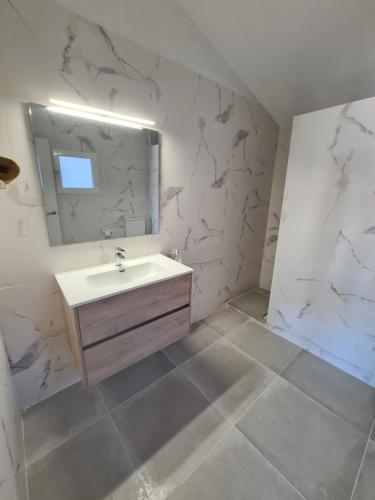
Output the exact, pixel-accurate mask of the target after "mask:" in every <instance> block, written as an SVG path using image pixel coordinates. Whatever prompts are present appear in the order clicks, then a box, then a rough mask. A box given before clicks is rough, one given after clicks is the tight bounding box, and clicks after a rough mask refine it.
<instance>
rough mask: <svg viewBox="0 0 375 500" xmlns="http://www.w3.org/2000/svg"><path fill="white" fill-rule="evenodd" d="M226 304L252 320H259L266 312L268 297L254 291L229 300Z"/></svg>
mask: <svg viewBox="0 0 375 500" xmlns="http://www.w3.org/2000/svg"><path fill="white" fill-rule="evenodd" d="M228 304H229V305H230V306H232V307H234V308H235V309H238V310H239V311H241V312H243V313H245V314H247V315H248V316H251V317H252V318H256V319H259V320H261V319H263V317H264V316H265V315H266V314H267V312H268V304H269V296H268V295H266V294H263V293H259V291H256V290H249V291H248V292H246V293H244V294H243V295H240V296H239V297H236V298H234V299H232V300H230V301H229V302H228Z"/></svg>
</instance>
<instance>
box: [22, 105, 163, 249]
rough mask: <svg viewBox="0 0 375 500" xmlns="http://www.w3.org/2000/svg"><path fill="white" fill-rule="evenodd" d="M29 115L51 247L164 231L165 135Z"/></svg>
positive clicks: (33, 109) (33, 111)
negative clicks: (162, 139) (161, 158)
mask: <svg viewBox="0 0 375 500" xmlns="http://www.w3.org/2000/svg"><path fill="white" fill-rule="evenodd" d="M29 113H30V117H31V128H32V133H33V136H34V141H35V149H36V154H37V160H38V169H39V178H40V182H41V186H42V191H43V198H44V208H45V215H46V222H47V228H48V234H49V239H50V243H51V245H66V244H69V243H79V242H84V241H98V240H103V239H111V238H122V237H126V236H138V235H144V234H155V233H158V232H159V141H160V136H159V133H158V132H156V131H154V130H150V129H146V128H143V129H141V130H137V129H133V128H128V127H124V126H120V125H113V124H107V123H101V122H95V121H92V120H88V119H85V118H80V117H74V116H70V115H66V114H59V113H55V112H53V111H51V110H49V109H47V107H46V106H41V105H39V104H34V103H30V104H29Z"/></svg>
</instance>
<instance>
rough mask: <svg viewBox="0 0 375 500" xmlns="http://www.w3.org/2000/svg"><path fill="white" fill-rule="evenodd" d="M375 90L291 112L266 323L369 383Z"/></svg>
mask: <svg viewBox="0 0 375 500" xmlns="http://www.w3.org/2000/svg"><path fill="white" fill-rule="evenodd" d="M374 112H375V99H374V98H373V99H365V100H363V101H358V102H354V103H350V104H346V105H343V106H338V107H334V108H330V109H326V110H323V111H318V112H315V113H309V114H307V115H302V116H299V117H296V118H295V119H294V124H293V132H292V140H291V147H290V153H289V161H288V170H287V178H286V185H285V195H284V202H283V209H282V215H281V226H280V235H279V242H278V246H277V252H276V263H275V271H274V277H273V283H272V290H271V300H270V310H269V314H268V324H269V326H270V327H271V328H272V329H273V330H274V331H275V332H277V333H279V334H280V335H282V336H284V337H286V338H288V339H290V340H292V341H293V342H295V343H297V344H298V345H300V346H301V347H304V348H305V349H308V350H310V351H311V352H313V353H314V354H316V355H318V356H320V357H321V358H323V359H326V360H327V361H328V362H330V363H332V364H333V365H335V366H337V367H339V368H341V369H342V370H344V371H346V372H348V373H350V374H352V375H354V376H356V377H358V378H359V379H361V380H363V381H365V382H367V383H368V384H370V385H372V386H375V230H374V227H375V168H374V161H375V113H374Z"/></svg>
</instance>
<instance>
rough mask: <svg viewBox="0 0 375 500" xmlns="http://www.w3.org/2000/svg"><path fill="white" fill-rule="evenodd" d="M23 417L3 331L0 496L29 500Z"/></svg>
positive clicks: (0, 499)
mask: <svg viewBox="0 0 375 500" xmlns="http://www.w3.org/2000/svg"><path fill="white" fill-rule="evenodd" d="M25 488H26V481H25V475H24V448H23V438H22V419H21V414H20V411H19V409H18V405H17V402H16V394H15V388H14V383H13V380H12V377H11V373H10V369H9V365H8V360H7V356H6V352H5V348H4V344H3V339H2V336H1V333H0V500H26V496H25V491H26V489H25Z"/></svg>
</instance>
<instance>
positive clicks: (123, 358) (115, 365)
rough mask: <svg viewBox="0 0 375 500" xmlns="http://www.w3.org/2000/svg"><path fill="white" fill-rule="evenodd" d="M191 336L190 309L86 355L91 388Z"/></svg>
mask: <svg viewBox="0 0 375 500" xmlns="http://www.w3.org/2000/svg"><path fill="white" fill-rule="evenodd" d="M189 333H190V307H189V306H187V307H184V308H182V309H180V310H178V311H176V312H173V313H171V314H168V315H166V316H163V317H162V318H159V319H157V320H155V321H151V322H150V323H147V324H146V325H143V326H140V327H138V328H134V329H133V330H131V331H129V332H126V333H123V334H120V335H118V336H117V337H114V338H112V339H109V340H106V341H104V342H102V343H100V344H97V345H96V346H94V347H88V348H86V349H85V350H84V351H83V355H84V361H85V366H86V373H87V382H88V385H94V384H96V383H97V382H99V381H100V380H103V379H104V378H106V377H109V376H110V375H113V374H114V373H116V372H118V371H119V370H122V369H123V368H126V367H127V366H130V365H132V364H134V363H136V362H137V361H139V360H141V359H143V358H145V357H146V356H148V355H150V354H152V353H154V352H156V351H158V350H160V349H163V348H164V347H166V346H167V345H169V344H171V343H173V342H175V341H176V340H179V339H180V338H182V337H184V336H185V335H188V334H189Z"/></svg>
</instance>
